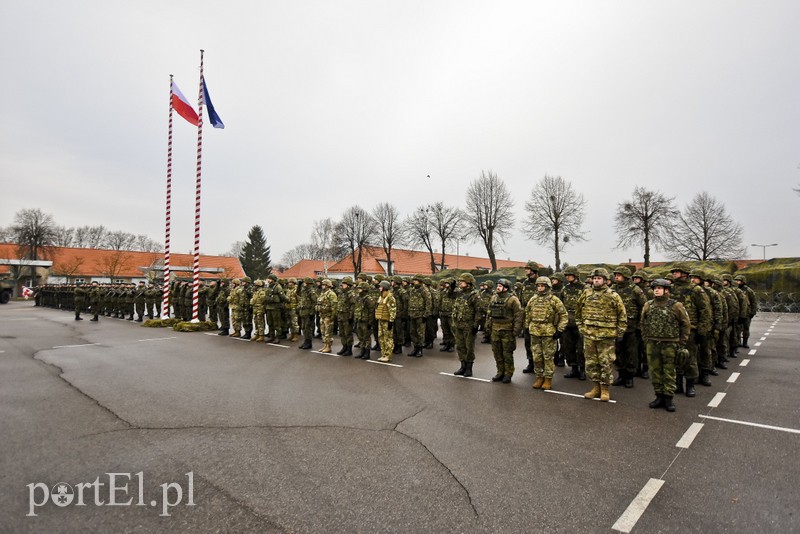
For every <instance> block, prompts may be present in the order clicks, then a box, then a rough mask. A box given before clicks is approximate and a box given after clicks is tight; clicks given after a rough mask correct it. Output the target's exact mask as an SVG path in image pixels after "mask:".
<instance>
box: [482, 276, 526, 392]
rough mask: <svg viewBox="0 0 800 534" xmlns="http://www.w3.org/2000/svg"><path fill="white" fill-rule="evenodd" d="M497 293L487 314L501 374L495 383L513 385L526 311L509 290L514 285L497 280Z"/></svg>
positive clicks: (498, 374) (497, 376) (498, 370)
mask: <svg viewBox="0 0 800 534" xmlns="http://www.w3.org/2000/svg"><path fill="white" fill-rule="evenodd" d="M497 284H498V287H503V288H505V290H502V289H498V290H497V293H496V294H495V295H494V296H493V297H492V299H491V300H490V301H489V307H488V309H487V313H486V329H487V330H488V331H489V332H490V334H491V336H492V337H491V338H492V354H493V355H494V361H495V365H496V366H497V374H496V375H495V376H494V377H493V378H492V381H494V382H499V381H501V380H502V381H503V383H504V384H508V383H509V382H511V377H512V376H513V374H514V350H515V349H516V348H517V336H519V334H520V332H522V322H523V316H524V314H523V311H522V305H521V304H520V302H519V299H518V298H517V297H516V295H514V294H513V293H511V292H510V291H509V289H510V288H511V284H510V283H509V282H508V280H506V279H505V278H501V279H500V280H498V281H497Z"/></svg>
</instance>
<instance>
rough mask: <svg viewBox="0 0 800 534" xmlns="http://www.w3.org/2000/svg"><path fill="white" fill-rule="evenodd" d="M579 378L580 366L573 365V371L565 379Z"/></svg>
mask: <svg viewBox="0 0 800 534" xmlns="http://www.w3.org/2000/svg"><path fill="white" fill-rule="evenodd" d="M579 376H580V373H579V372H578V366H577V365H573V366H572V370H571V371H570V372H569V373H567V374H565V375H564V378H578V377H579Z"/></svg>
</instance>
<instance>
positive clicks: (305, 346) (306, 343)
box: [300, 339, 311, 350]
mask: <svg viewBox="0 0 800 534" xmlns="http://www.w3.org/2000/svg"><path fill="white" fill-rule="evenodd" d="M300 348H301V349H303V350H305V349H310V348H311V341H309V340H307V339H306V340H305V341H303V344H302V345H300Z"/></svg>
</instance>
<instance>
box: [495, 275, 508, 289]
mask: <svg viewBox="0 0 800 534" xmlns="http://www.w3.org/2000/svg"><path fill="white" fill-rule="evenodd" d="M497 285H499V286H503V287H505V288H506V289H511V281H510V280H509V279H508V278H498V279H497Z"/></svg>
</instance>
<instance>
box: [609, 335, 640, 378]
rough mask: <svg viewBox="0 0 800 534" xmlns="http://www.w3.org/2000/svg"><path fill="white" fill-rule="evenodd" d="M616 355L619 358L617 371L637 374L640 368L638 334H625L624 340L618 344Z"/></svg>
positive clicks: (616, 345)
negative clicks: (637, 369)
mask: <svg viewBox="0 0 800 534" xmlns="http://www.w3.org/2000/svg"><path fill="white" fill-rule="evenodd" d="M614 353H615V355H616V357H617V359H616V365H617V369H620V370H621V371H628V372H629V373H634V372H636V368H637V367H638V366H639V338H637V337H636V332H625V335H623V336H622V340H621V341H617V342H616V344H615V347H614Z"/></svg>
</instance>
